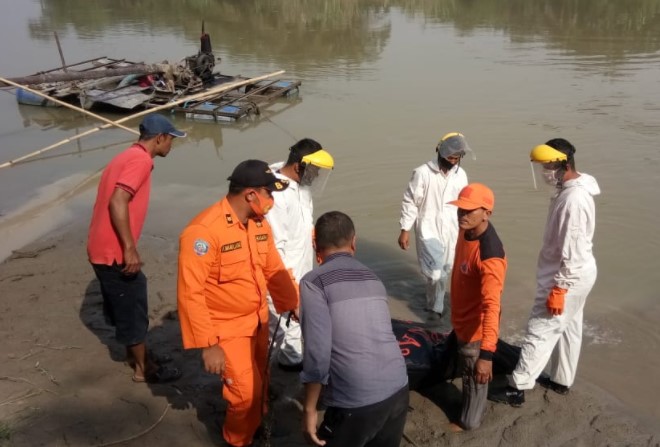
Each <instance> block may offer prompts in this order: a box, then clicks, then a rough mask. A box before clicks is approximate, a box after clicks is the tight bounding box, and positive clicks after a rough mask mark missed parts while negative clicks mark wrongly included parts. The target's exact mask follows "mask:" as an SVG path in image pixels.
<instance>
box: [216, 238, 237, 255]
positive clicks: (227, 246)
mask: <svg viewBox="0 0 660 447" xmlns="http://www.w3.org/2000/svg"><path fill="white" fill-rule="evenodd" d="M239 248H241V241H236V242H231V243H229V244H225V245H223V246H222V247H221V248H220V252H221V253H227V252H228V251H234V250H238V249H239Z"/></svg>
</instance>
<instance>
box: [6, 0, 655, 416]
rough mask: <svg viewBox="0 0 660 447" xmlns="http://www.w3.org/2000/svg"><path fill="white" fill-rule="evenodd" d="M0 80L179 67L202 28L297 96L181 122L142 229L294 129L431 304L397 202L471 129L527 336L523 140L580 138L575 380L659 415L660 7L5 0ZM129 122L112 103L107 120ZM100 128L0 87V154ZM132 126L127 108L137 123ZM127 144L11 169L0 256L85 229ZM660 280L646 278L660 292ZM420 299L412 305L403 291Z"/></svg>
mask: <svg viewBox="0 0 660 447" xmlns="http://www.w3.org/2000/svg"><path fill="white" fill-rule="evenodd" d="M0 6H2V7H3V8H2V10H3V11H5V13H4V14H3V15H1V16H0V27H2V29H3V39H2V40H1V41H0V61H1V62H0V67H1V69H0V75H2V76H4V77H11V76H21V75H27V74H32V73H34V72H37V71H39V70H46V69H49V68H54V67H56V66H58V65H60V59H59V55H58V52H57V47H56V44H55V41H54V38H53V31H57V33H58V35H59V38H60V41H61V44H62V48H63V53H64V57H65V59H66V61H67V62H76V61H81V60H85V59H90V58H94V57H98V56H109V57H114V58H126V59H128V60H133V61H145V62H160V61H162V60H165V59H167V60H170V61H174V60H179V59H182V58H183V57H185V56H187V55H191V54H194V53H195V52H196V51H197V49H198V44H199V40H198V39H199V34H200V28H201V22H202V20H204V22H205V27H206V31H207V32H209V33H210V35H211V38H212V43H213V49H214V51H215V54H216V56H218V57H221V58H222V62H221V63H220V65H219V66H217V68H218V69H219V70H220V71H222V72H224V73H228V74H243V75H254V76H257V75H260V74H265V73H269V72H272V71H275V70H278V69H284V70H286V71H287V73H286V74H285V75H284V76H285V77H289V78H295V79H299V80H301V81H302V82H303V84H302V87H301V91H300V96H299V97H298V99H296V100H289V101H281V102H278V103H277V104H274V107H272V108H269V109H268V110H266V111H264V113H263V114H262V117H261V118H260V119H257V120H251V121H246V122H243V123H240V124H235V125H222V126H221V125H216V124H210V123H199V122H193V121H186V120H185V119H183V118H175V121H176V124H177V125H178V126H181V127H183V128H185V129H187V130H188V132H189V135H190V136H189V138H187V139H185V140H181V141H177V142H176V144H175V149H174V150H173V151H172V153H171V154H170V155H169V157H168V158H167V159H164V160H163V159H158V160H156V169H155V171H154V197H153V201H152V207H151V211H150V217H149V219H148V222H147V224H146V227H145V228H146V229H147V230H146V231H150V232H152V233H153V232H160V233H159V234H162V235H163V236H165V237H168V238H173V239H174V238H176V236H177V234H178V232H179V231H180V230H181V228H182V227H183V226H184V225H185V224H186V222H187V221H188V220H189V219H190V218H191V217H192V216H193V215H194V214H195V213H196V212H197V211H199V210H201V209H202V208H204V207H205V206H206V205H208V204H209V203H212V202H213V201H215V200H216V199H217V198H219V197H220V196H221V195H222V194H223V193H224V192H225V187H226V182H225V179H226V177H227V176H228V175H229V173H230V172H231V170H232V169H233V167H234V166H235V165H236V164H237V163H238V162H240V161H241V160H243V159H246V158H262V159H264V160H267V161H277V160H279V159H283V158H284V157H285V156H286V153H287V148H288V147H289V146H290V145H291V144H292V143H293V142H294V138H302V137H306V136H307V137H311V138H314V139H317V140H318V141H320V142H321V143H322V144H323V145H324V146H325V147H326V148H327V149H328V150H329V151H330V152H331V153H332V154H333V155H334V156H335V161H336V167H335V170H334V172H333V174H332V177H331V178H330V181H329V183H328V186H327V188H326V191H325V194H324V196H323V197H321V198H320V199H318V200H317V201H316V209H317V215H318V214H319V213H321V212H323V211H328V210H330V209H339V210H342V211H345V212H347V213H348V214H349V215H351V216H352V217H353V218H354V220H355V222H356V225H357V229H358V238H359V245H358V252H359V253H358V254H359V257H360V258H361V259H363V260H364V261H365V262H367V263H368V264H369V265H370V266H372V267H373V268H374V269H376V270H377V272H378V273H379V275H380V276H381V277H382V278H383V279H384V281H385V282H386V285H387V286H388V290H389V292H390V294H391V295H392V297H393V298H394V299H396V300H401V301H403V302H407V300H408V299H409V298H410V297H411V296H417V297H419V296H420V294H421V293H423V292H422V282H421V281H420V279H419V276H418V273H417V265H416V259H415V255H414V250H410V251H408V252H403V251H401V250H399V249H398V246H397V244H396V238H397V236H398V230H399V228H398V215H399V207H400V201H401V197H402V193H403V190H404V188H405V186H406V183H407V181H408V179H409V177H410V173H411V171H412V169H413V168H415V167H416V166H418V165H420V164H422V163H424V162H425V161H427V160H428V159H430V158H432V157H433V155H434V148H435V145H436V143H437V141H438V139H439V138H440V137H441V136H442V135H443V134H445V133H447V132H450V131H461V132H463V133H464V134H465V135H466V137H467V139H468V141H469V143H470V145H471V146H472V148H473V149H474V151H475V154H476V160H472V159H466V160H465V161H464V163H463V166H464V168H465V169H466V171H467V173H468V177H469V178H470V180H472V181H480V182H483V183H486V184H487V185H489V186H491V187H492V189H493V190H494V191H495V194H496V201H497V205H496V209H495V213H494V216H493V222H494V224H495V225H496V227H497V229H498V232H499V234H500V236H501V238H502V240H503V242H504V244H505V248H506V251H507V255H508V258H509V273H508V277H507V283H506V290H505V292H504V297H503V313H502V335H503V337H505V338H507V339H513V340H515V339H517V338H519V337H520V336H521V334H522V333H523V329H524V326H525V323H526V318H527V315H528V312H529V310H530V308H531V304H532V299H533V291H534V285H535V284H534V275H535V264H536V255H537V252H538V249H539V247H540V243H541V237H542V231H543V224H544V222H545V214H546V211H547V202H548V194H547V193H545V192H543V191H534V190H533V188H532V179H531V174H530V166H529V162H528V154H529V151H530V149H531V148H532V147H533V146H535V145H537V144H540V143H543V142H544V141H546V140H548V139H550V138H553V137H564V138H567V139H568V140H570V141H571V142H573V143H574V144H575V146H576V147H577V154H576V159H577V165H578V169H579V170H582V171H585V172H588V173H590V174H592V175H594V176H595V177H596V178H597V179H598V181H599V183H600V186H601V189H602V195H601V196H600V197H598V199H597V202H596V203H597V212H598V220H597V228H596V238H595V253H596V257H597V261H598V266H599V277H598V281H597V283H596V286H595V288H594V290H593V292H592V294H591V296H590V297H589V301H588V304H587V308H586V316H585V325H586V334H585V340H584V348H583V356H582V359H581V364H580V370H579V373H578V376H579V380H581V381H587V382H589V383H591V384H593V385H595V386H596V387H599V388H600V389H602V390H603V392H604V393H609V394H610V395H611V396H613V397H614V398H615V399H617V400H618V401H619V402H620V403H621V404H622V405H623V406H624V408H625V409H626V411H628V412H630V414H632V415H634V416H635V417H637V418H639V419H641V420H643V421H644V422H646V423H648V424H649V425H650V426H655V427H657V426H658V421H660V403H659V401H658V399H657V396H658V395H659V394H660V386H658V385H657V384H656V382H655V380H654V379H653V377H654V374H655V373H656V372H657V371H660V360H659V358H658V356H657V354H653V353H654V352H655V353H657V352H660V335H659V331H658V329H657V324H658V322H660V300H659V299H658V298H659V296H658V291H657V283H656V282H654V281H655V280H652V278H653V276H654V275H657V274H658V273H657V272H658V270H659V267H660V262H659V261H658V257H657V256H658V253H660V238H658V237H657V236H653V234H654V231H655V229H656V223H657V222H658V221H659V220H660V211H659V205H660V201H659V200H658V197H657V190H658V187H659V186H660V175H659V173H658V172H659V169H660V153H659V151H658V142H659V141H660V1H659V0H648V1H646V0H626V1H620V0H580V1H578V0H525V1H522V0H502V1H499V2H493V1H492V0H472V1H442V0H406V1H403V0H391V1H390V0H363V1H358V0H326V1H323V0H251V1H248V0H245V1H242V2H236V1H230V0H217V1H213V0H196V1H193V0H159V1H157V2H156V1H146V0H142V1H140V0H135V1H131V2H126V1H110V0H103V1H101V0H85V1H82V0H78V1H75V0H0ZM108 116H109V117H111V118H119V115H108ZM95 124H96V123H95V122H94V120H93V119H90V118H85V117H81V116H79V115H78V114H77V113H75V112H69V111H66V110H59V109H58V110H51V109H43V108H35V107H26V106H20V107H19V106H17V104H16V102H15V98H14V96H13V94H12V92H11V91H7V90H3V91H0V161H2V162H4V161H7V160H11V159H14V158H16V157H18V156H20V155H23V154H27V153H29V152H32V151H35V150H37V149H39V148H42V147H45V146H48V145H50V144H52V143H55V142H57V141H60V140H62V139H64V138H67V137H70V136H72V135H75V134H76V133H81V132H83V131H84V130H86V129H88V128H90V127H92V126H93V125H95ZM133 125H134V126H135V125H136V123H133ZM132 139H133V137H132V136H131V135H129V134H128V133H126V132H124V131H122V130H106V131H103V132H99V133H96V134H95V135H93V136H90V137H86V138H83V139H81V140H78V141H79V143H71V144H68V145H64V146H62V147H60V148H58V149H56V150H53V151H50V152H48V153H45V154H43V155H41V156H39V157H36V158H35V160H36V161H33V162H30V163H25V164H22V165H18V166H15V167H12V168H8V169H3V170H0V214H1V216H0V232H1V233H2V242H0V244H1V245H0V251H2V253H1V254H2V257H4V256H6V254H7V253H9V252H10V250H11V249H15V248H17V247H18V246H20V245H22V244H24V243H26V242H28V241H29V240H31V239H33V238H35V237H38V236H40V235H42V234H44V233H45V232H47V231H50V230H52V229H54V228H62V227H65V226H66V225H69V224H70V223H72V222H78V223H80V222H83V223H84V222H86V220H87V219H88V218H89V212H90V209H91V206H92V201H93V192H94V186H95V183H94V182H95V179H96V178H97V177H96V176H95V175H96V173H97V172H98V171H99V170H100V169H102V168H103V166H104V165H105V163H107V161H108V160H109V159H110V158H111V157H112V156H113V155H114V154H116V153H117V152H118V151H119V150H121V149H122V148H124V147H125V146H126V145H127V144H128V142H129V141H131V140H132ZM654 284H656V285H654ZM411 311H412V312H413V313H415V312H418V311H419V309H417V308H415V307H414V306H412V309H411Z"/></svg>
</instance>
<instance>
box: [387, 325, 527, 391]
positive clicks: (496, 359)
mask: <svg viewBox="0 0 660 447" xmlns="http://www.w3.org/2000/svg"><path fill="white" fill-rule="evenodd" d="M392 330H393V331H394V335H395V336H396V339H397V341H398V342H399V348H400V349H401V354H403V358H404V359H405V361H406V369H407V371H408V380H409V383H410V389H413V390H414V389H420V388H425V387H429V386H433V385H435V384H437V383H441V382H444V381H447V380H451V379H453V378H455V377H457V373H456V362H455V360H456V352H457V343H456V336H455V335H454V333H453V332H450V333H441V332H435V331H431V330H429V329H427V328H425V327H424V326H423V325H422V324H421V323H416V322H413V321H403V320H395V319H392ZM519 357H520V348H519V347H518V346H513V345H511V344H509V343H507V342H505V341H502V340H498V341H497V350H496V351H495V354H494V356H493V374H495V375H497V374H511V373H512V372H513V370H514V368H515V367H516V364H517V363H518V358H519Z"/></svg>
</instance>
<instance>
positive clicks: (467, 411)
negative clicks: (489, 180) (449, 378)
mask: <svg viewBox="0 0 660 447" xmlns="http://www.w3.org/2000/svg"><path fill="white" fill-rule="evenodd" d="M449 203H451V204H452V205H456V206H457V207H458V227H459V228H460V232H459V234H458V241H457V243H456V255H455V257H454V268H453V270H452V275H451V290H452V294H451V324H452V326H453V328H454V333H455V335H456V339H457V341H458V365H459V369H458V371H457V373H458V374H460V375H461V378H462V381H463V404H462V408H461V419H460V422H459V426H458V427H456V425H454V428H455V429H465V430H471V429H474V428H477V427H479V425H481V420H482V419H483V414H484V410H485V409H486V398H487V395H488V383H489V382H490V381H491V380H492V379H493V354H494V353H495V349H496V347H497V338H498V336H499V331H500V298H501V295H502V289H503V288H504V278H505V276H506V268H507V261H506V257H505V255H504V247H503V246H502V242H501V241H500V238H499V236H498V235H497V233H496V232H495V227H493V225H492V224H491V223H490V215H491V213H492V212H493V207H494V206H495V195H494V194H493V191H491V190H490V188H488V187H487V186H485V185H482V184H481V183H471V184H469V185H467V186H466V187H464V188H463V189H462V190H461V192H460V193H459V195H458V200H454V201H452V202H449Z"/></svg>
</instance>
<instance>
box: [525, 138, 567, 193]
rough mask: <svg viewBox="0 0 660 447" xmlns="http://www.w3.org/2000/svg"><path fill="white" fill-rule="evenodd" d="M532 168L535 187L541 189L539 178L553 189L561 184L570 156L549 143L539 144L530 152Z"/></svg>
mask: <svg viewBox="0 0 660 447" xmlns="http://www.w3.org/2000/svg"><path fill="white" fill-rule="evenodd" d="M529 158H530V161H531V168H532V181H533V182H534V189H539V183H538V182H537V179H539V180H543V182H544V183H545V184H547V185H549V186H550V187H551V188H552V189H553V190H555V189H556V188H558V187H560V186H561V182H562V180H563V177H564V172H565V166H564V165H565V162H566V160H568V156H567V155H566V154H564V153H563V152H560V151H558V150H557V149H555V148H553V147H550V146H548V145H547V144H539V145H538V146H536V147H535V148H534V149H532V152H530V154H529Z"/></svg>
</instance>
